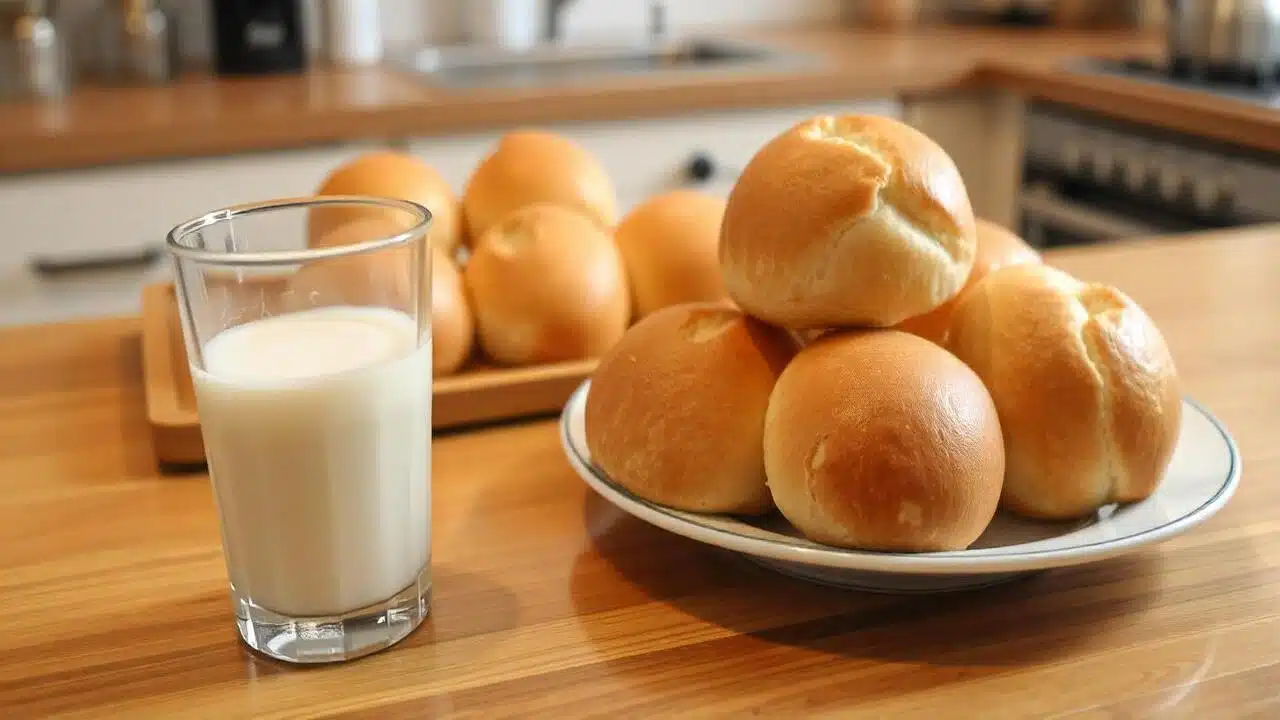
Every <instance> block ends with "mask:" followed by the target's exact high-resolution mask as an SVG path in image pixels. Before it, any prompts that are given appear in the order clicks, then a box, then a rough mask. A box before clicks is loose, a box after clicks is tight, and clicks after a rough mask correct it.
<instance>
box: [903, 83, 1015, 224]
mask: <svg viewBox="0 0 1280 720" xmlns="http://www.w3.org/2000/svg"><path fill="white" fill-rule="evenodd" d="M1023 111H1024V107H1023V102H1022V99H1021V98H1020V97H1018V96H1016V95H1013V94H1010V93H1006V92H1001V91H983V92H954V93H942V94H936V95H929V96H925V97H913V98H909V99H907V100H906V101H905V102H904V104H903V120H904V121H905V122H907V123H909V124H911V125H912V126H914V127H915V128H916V129H918V130H920V131H921V132H923V133H924V134H926V135H928V136H929V137H931V138H933V139H934V141H936V142H937V143H938V144H939V145H941V146H942V148H943V149H944V150H946V151H947V154H948V155H950V156H951V159H952V160H954V161H955V163H956V166H957V167H958V168H959V170H960V175H961V176H962V177H963V178H964V183H965V188H966V189H967V190H968V191H969V202H970V203H972V205H973V211H974V213H975V214H977V215H979V216H981V217H984V218H986V219H988V220H991V221H992V222H996V223H999V224H1001V225H1004V226H1005V227H1016V222H1017V202H1018V187H1019V184H1020V183H1021V181H1022V123H1023Z"/></svg>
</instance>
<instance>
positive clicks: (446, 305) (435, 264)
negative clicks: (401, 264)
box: [431, 248, 475, 376]
mask: <svg viewBox="0 0 1280 720" xmlns="http://www.w3.org/2000/svg"><path fill="white" fill-rule="evenodd" d="M433 253H434V257H433V258H432V261H431V367H432V369H433V370H434V372H435V374H436V375H437V376H444V375H452V374H453V373H455V372H457V371H458V368H460V367H462V364H463V363H465V362H466V361H467V358H468V357H470V356H471V348H472V346H473V345H474V341H475V322H474V320H473V318H472V316H471V308H470V306H469V305H468V304H467V294H466V291H465V289H464V288H463V286H462V274H461V273H460V272H458V266H457V265H455V264H454V263H453V260H452V258H450V257H449V256H448V255H446V254H445V253H444V251H443V250H441V249H440V248H435V249H434V250H433Z"/></svg>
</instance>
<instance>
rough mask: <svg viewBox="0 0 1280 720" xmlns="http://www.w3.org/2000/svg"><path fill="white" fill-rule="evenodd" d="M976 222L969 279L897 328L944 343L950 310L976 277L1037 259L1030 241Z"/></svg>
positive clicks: (976, 280)
mask: <svg viewBox="0 0 1280 720" xmlns="http://www.w3.org/2000/svg"><path fill="white" fill-rule="evenodd" d="M976 225H977V230H978V252H977V255H976V256H975V257H974V260H973V270H971V271H970V272H969V279H968V280H966V281H965V284H964V287H963V288H961V289H960V292H958V293H956V295H955V296H954V297H952V298H951V299H950V300H947V301H946V302H944V303H942V304H941V305H939V306H938V307H936V308H934V309H933V310H930V311H929V312H927V313H925V314H923V315H916V316H915V317H912V318H907V319H906V320H903V321H902V322H901V323H899V324H898V329H899V330H906V331H907V332H909V333H914V334H916V335H919V336H920V337H922V338H924V339H926V340H932V341H933V342H936V343H938V344H940V345H941V344H945V343H946V340H947V331H948V329H949V328H950V326H951V313H952V312H954V311H955V307H956V303H958V302H959V300H960V298H961V297H962V296H963V295H964V294H965V293H966V292H968V291H969V290H970V289H971V288H972V287H973V286H974V285H977V284H978V281H979V280H981V279H982V278H984V277H986V276H987V275H988V274H989V273H991V272H992V271H993V270H995V269H997V268H1001V267H1004V266H1005V265H1017V264H1020V263H1038V262H1040V253H1037V252H1036V251H1035V250H1033V249H1031V246H1030V245H1028V244H1027V243H1026V242H1024V241H1023V239H1022V238H1020V237H1018V236H1017V235H1015V234H1013V232H1011V231H1009V230H1006V229H1005V228H1003V227H1001V226H999V225H997V224H995V223H993V222H990V221H988V220H983V219H982V218H978V219H977V220H976Z"/></svg>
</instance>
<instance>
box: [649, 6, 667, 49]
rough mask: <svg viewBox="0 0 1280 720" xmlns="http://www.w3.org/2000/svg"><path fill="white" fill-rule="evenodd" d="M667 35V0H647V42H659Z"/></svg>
mask: <svg viewBox="0 0 1280 720" xmlns="http://www.w3.org/2000/svg"><path fill="white" fill-rule="evenodd" d="M666 36H667V0H649V42H661V41H662V40H665V39H666Z"/></svg>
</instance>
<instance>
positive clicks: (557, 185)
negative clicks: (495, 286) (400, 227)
mask: <svg viewBox="0 0 1280 720" xmlns="http://www.w3.org/2000/svg"><path fill="white" fill-rule="evenodd" d="M543 203H551V204H555V205H563V206H565V207H567V208H571V209H573V210H577V211H578V212H580V213H582V214H583V215H585V216H587V217H589V218H591V219H592V220H594V221H595V222H597V223H599V224H600V226H601V227H604V228H612V227H613V225H614V223H616V222H617V219H618V218H617V212H618V210H617V204H618V200H617V196H616V194H615V191H614V188H613V183H612V182H611V181H610V180H609V176H608V175H607V174H606V173H605V171H604V167H602V166H601V165H600V163H599V162H598V161H597V160H596V159H595V157H594V156H592V155H591V154H590V153H588V152H587V151H586V150H584V149H583V148H582V147H581V146H579V145H578V144H577V143H575V142H573V141H572V140H569V139H568V138H564V137H561V136H559V135H556V134H554V133H549V132H542V131H537V130H520V131H515V132H510V133H507V134H506V135H503V136H502V137H501V138H500V139H499V140H498V144H497V146H496V147H495V148H494V149H493V152H492V153H490V154H489V155H488V156H487V157H486V158H485V159H484V160H482V161H481V162H480V164H479V165H477V166H476V169H475V170H474V171H473V172H472V174H471V178H470V179H469V180H468V181H467V185H466V188H464V189H463V192H462V208H463V212H464V213H465V215H466V220H467V230H468V232H469V233H470V234H471V239H472V242H475V241H478V240H480V239H481V238H482V237H484V235H485V233H487V232H488V231H489V228H491V227H493V226H494V225H495V224H497V223H498V222H499V221H501V220H502V219H503V218H504V217H506V216H507V215H509V214H511V213H513V212H515V211H517V210H520V209H521V208H524V207H526V206H528V205H535V204H543Z"/></svg>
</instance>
